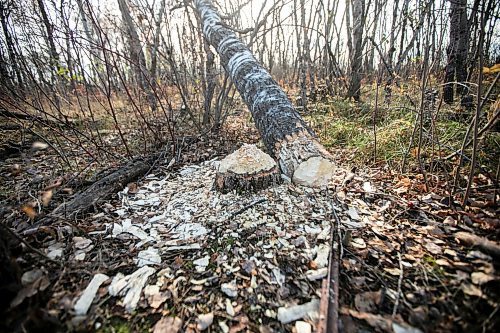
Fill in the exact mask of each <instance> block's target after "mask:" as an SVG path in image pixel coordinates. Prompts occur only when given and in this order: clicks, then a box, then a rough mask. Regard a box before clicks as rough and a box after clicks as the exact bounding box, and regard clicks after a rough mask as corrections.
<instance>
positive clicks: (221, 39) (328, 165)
mask: <svg viewBox="0 0 500 333" xmlns="http://www.w3.org/2000/svg"><path fill="white" fill-rule="evenodd" d="M195 5H196V10H197V12H198V15H199V17H200V20H201V23H202V27H203V33H204V35H205V37H206V38H207V40H208V41H209V42H210V44H211V45H212V46H213V47H214V48H215V49H216V50H217V52H218V54H219V55H220V59H221V63H222V65H223V66H224V68H225V70H226V71H227V72H228V74H229V75H230V77H231V79H232V81H233V82H234V85H235V87H236V88H237V90H238V92H239V93H240V95H241V97H242V99H243V100H244V101H245V103H246V104H247V106H248V108H249V109H250V112H251V113H252V116H253V118H254V121H255V124H256V126H257V129H258V130H259V132H260V134H261V137H262V139H263V141H264V144H265V145H266V148H267V149H268V151H269V153H270V154H271V155H273V156H274V157H275V158H276V159H277V160H278V164H279V166H280V169H281V171H282V173H283V174H285V175H286V176H287V177H289V178H292V179H293V180H294V181H295V182H296V183H299V184H303V185H306V186H315V187H321V186H325V185H327V184H328V182H329V181H330V179H331V178H332V177H333V175H334V174H335V172H336V171H337V170H335V166H334V164H333V162H332V157H331V155H330V154H329V153H328V152H327V151H326V149H325V148H324V147H323V146H322V145H321V144H320V143H319V142H318V140H317V139H316V137H315V135H314V133H313V132H312V130H311V129H310V128H309V127H308V126H307V125H306V124H305V122H304V121H303V120H302V118H301V117H300V115H299V114H298V113H297V111H296V110H295V109H294V107H293V105H292V103H291V101H290V99H289V98H288V97H287V95H286V94H285V92H284V91H283V90H282V89H281V88H280V87H279V85H278V84H277V83H276V81H275V80H274V79H273V78H272V77H271V75H270V74H269V73H268V72H267V70H265V69H264V67H262V65H260V64H259V63H258V62H257V60H256V59H255V57H254V56H253V54H252V53H251V52H250V50H249V49H248V47H247V46H246V45H245V44H243V43H242V42H241V41H240V40H239V39H238V38H237V37H236V35H235V33H234V32H233V31H232V30H231V29H229V28H227V26H226V25H225V24H223V22H222V21H221V19H220V17H219V14H218V13H217V11H216V9H215V7H214V6H213V5H212V4H211V2H210V1H209V0H195Z"/></svg>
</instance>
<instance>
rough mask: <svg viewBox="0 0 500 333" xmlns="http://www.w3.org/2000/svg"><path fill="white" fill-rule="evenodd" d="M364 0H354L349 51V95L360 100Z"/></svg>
mask: <svg viewBox="0 0 500 333" xmlns="http://www.w3.org/2000/svg"><path fill="white" fill-rule="evenodd" d="M364 12H365V1H364V0H352V17H353V21H354V22H353V27H352V48H351V49H350V52H349V57H350V61H351V81H350V82H349V89H348V90H347V97H352V98H354V100H355V101H359V100H360V97H361V77H362V75H361V69H362V65H363V26H364Z"/></svg>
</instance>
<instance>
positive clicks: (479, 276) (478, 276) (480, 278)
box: [471, 272, 498, 286]
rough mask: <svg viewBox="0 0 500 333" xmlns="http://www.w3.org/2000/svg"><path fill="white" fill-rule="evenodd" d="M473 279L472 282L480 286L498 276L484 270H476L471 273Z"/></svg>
mask: <svg viewBox="0 0 500 333" xmlns="http://www.w3.org/2000/svg"><path fill="white" fill-rule="evenodd" d="M471 280H472V283H474V284H477V285H479V286H480V285H483V284H485V283H488V282H490V281H494V280H498V277H496V276H494V275H491V274H485V273H483V272H474V273H472V274H471Z"/></svg>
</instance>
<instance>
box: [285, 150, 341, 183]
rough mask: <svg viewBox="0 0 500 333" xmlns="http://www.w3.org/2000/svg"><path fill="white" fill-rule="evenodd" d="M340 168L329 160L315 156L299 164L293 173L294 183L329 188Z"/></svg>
mask: <svg viewBox="0 0 500 333" xmlns="http://www.w3.org/2000/svg"><path fill="white" fill-rule="evenodd" d="M337 174H338V168H337V167H336V166H335V164H333V162H332V161H330V160H329V159H327V158H324V157H321V156H314V157H311V158H309V159H307V160H306V161H305V162H302V163H301V164H299V166H298V167H297V169H296V170H295V172H294V173H293V178H292V180H293V182H294V183H295V184H298V185H303V186H307V187H315V188H321V187H327V186H328V185H329V183H330V181H331V180H332V179H333V178H334V177H335V176H337Z"/></svg>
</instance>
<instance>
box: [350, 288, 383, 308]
mask: <svg viewBox="0 0 500 333" xmlns="http://www.w3.org/2000/svg"><path fill="white" fill-rule="evenodd" d="M381 300H382V292H381V291H380V290H379V291H367V292H364V293H361V294H357V295H356V296H355V297H354V305H355V306H356V309H358V311H361V312H375V311H376V310H377V308H378V305H379V304H380V301H381Z"/></svg>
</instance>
